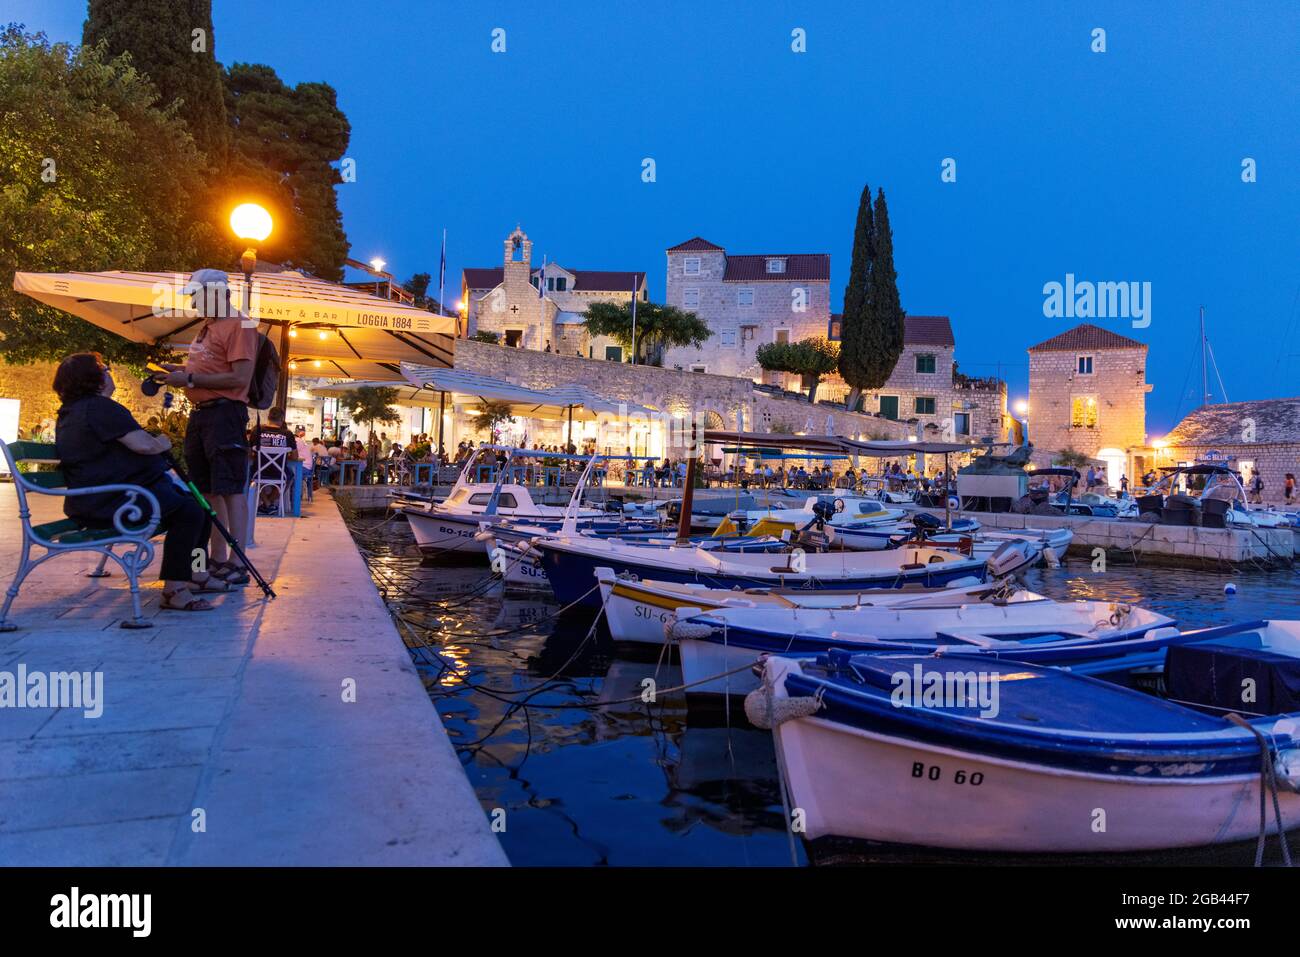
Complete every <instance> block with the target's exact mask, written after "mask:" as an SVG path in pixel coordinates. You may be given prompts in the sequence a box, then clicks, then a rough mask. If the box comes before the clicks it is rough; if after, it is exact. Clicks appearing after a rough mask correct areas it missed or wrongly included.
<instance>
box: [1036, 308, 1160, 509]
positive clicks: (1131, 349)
mask: <svg viewBox="0 0 1300 957" xmlns="http://www.w3.org/2000/svg"><path fill="white" fill-rule="evenodd" d="M1146 367H1147V347H1146V345H1145V344H1144V343H1141V342H1138V341H1137V340H1136V339H1130V338H1128V337H1127V336H1121V335H1119V334H1118V333H1114V332H1111V331H1110V330H1108V329H1102V328H1100V327H1099V326H1094V325H1091V324H1088V323H1084V324H1082V325H1078V326H1075V327H1074V328H1072V329H1068V330H1066V331H1065V332H1063V333H1061V334H1060V335H1058V336H1053V337H1052V338H1051V339H1048V340H1046V341H1045V342H1040V343H1038V345H1036V346H1031V347H1030V348H1029V437H1030V439H1031V441H1032V442H1033V443H1034V447H1035V462H1036V463H1037V464H1039V465H1047V464H1050V461H1051V457H1052V455H1053V454H1054V453H1057V452H1061V451H1064V450H1066V449H1073V450H1074V451H1076V452H1081V453H1083V454H1084V455H1087V456H1089V457H1090V458H1093V459H1097V460H1100V461H1102V462H1104V463H1105V464H1106V476H1107V479H1108V481H1109V484H1110V485H1111V486H1112V487H1113V488H1118V487H1119V484H1120V478H1121V476H1123V475H1127V476H1128V477H1129V479H1130V480H1132V479H1133V478H1134V476H1136V475H1140V474H1142V472H1144V471H1145V470H1146V469H1147V468H1149V467H1150V465H1151V449H1150V447H1149V446H1148V445H1147V441H1146V397H1147V393H1148V392H1150V391H1151V388H1152V387H1151V385H1150V384H1149V383H1148V382H1147V378H1146Z"/></svg>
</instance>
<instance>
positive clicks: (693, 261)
mask: <svg viewBox="0 0 1300 957" xmlns="http://www.w3.org/2000/svg"><path fill="white" fill-rule="evenodd" d="M682 274H683V275H686V276H698V275H699V274H700V257H699V256H687V257H686V258H685V259H683V260H682Z"/></svg>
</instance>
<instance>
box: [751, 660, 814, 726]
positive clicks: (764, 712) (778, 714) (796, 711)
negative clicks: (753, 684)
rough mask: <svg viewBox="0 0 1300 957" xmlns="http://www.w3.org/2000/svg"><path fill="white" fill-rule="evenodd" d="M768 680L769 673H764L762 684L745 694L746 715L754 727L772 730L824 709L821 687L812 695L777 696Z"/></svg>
mask: <svg viewBox="0 0 1300 957" xmlns="http://www.w3.org/2000/svg"><path fill="white" fill-rule="evenodd" d="M768 682H769V678H768V675H767V674H766V673H764V675H763V684H762V686H761V687H758V688H755V689H754V690H753V691H751V692H750V693H749V694H747V695H745V717H746V718H748V719H749V723H750V724H752V725H753V726H754V727H756V728H761V729H763V730H764V731H770V730H772V729H773V728H775V727H778V726H780V725H783V724H785V723H786V722H787V721H793V720H794V719H795V718H807V717H811V716H812V715H814V714H816V713H817V712H818V711H820V710H821V709H822V691H821V689H820V688H819V689H818V690H817V694H815V695H812V696H804V697H800V698H784V697H783V698H777V697H776V696H775V695H774V694H773V689H772V685H771V684H769V683H768Z"/></svg>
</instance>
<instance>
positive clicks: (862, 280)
mask: <svg viewBox="0 0 1300 957" xmlns="http://www.w3.org/2000/svg"><path fill="white" fill-rule="evenodd" d="M872 232H873V222H872V213H871V186H870V184H868V185H866V186H864V187H863V188H862V197H861V199H859V201H858V222H857V226H856V227H855V228H854V230H853V262H852V265H851V266H850V267H849V283H848V285H847V286H845V287H844V314H843V316H842V317H841V318H840V361H839V372H840V376H841V377H842V378H843V379H844V381H845V382H847V383H848V384H849V386H850V389H849V396H848V400H847V402H846V407H847V408H849V409H855V408H857V404H858V399H859V398H861V396H862V390H863V389H864V388H868V387H869V385H870V375H869V372H868V364H869V359H870V357H869V356H868V355H867V347H868V342H867V335H866V325H865V321H866V304H867V283H868V281H869V280H870V278H871V263H872V259H873V258H874V256H875V253H874V251H873V247H872V242H873V237H872Z"/></svg>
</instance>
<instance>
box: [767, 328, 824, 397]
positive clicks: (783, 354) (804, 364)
mask: <svg viewBox="0 0 1300 957" xmlns="http://www.w3.org/2000/svg"><path fill="white" fill-rule="evenodd" d="M754 358H755V359H757V360H758V364H759V365H760V366H762V367H763V368H764V369H765V370H766V371H768V372H792V373H795V374H796V375H799V376H802V377H803V387H804V389H805V390H807V392H808V401H809V402H816V401H817V387H818V386H819V385H821V381H822V376H824V375H829V374H830V373H832V372H834V371H835V368H836V366H837V365H838V363H839V350H838V349H837V348H836V347H835V344H834V343H832V342H828V341H827V340H826V339H825V338H823V337H822V336H813V337H811V338H808V339H800V340H799V341H798V342H768V343H765V344H763V345H761V346H759V347H758V351H757V352H756V353H755V354H754Z"/></svg>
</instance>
